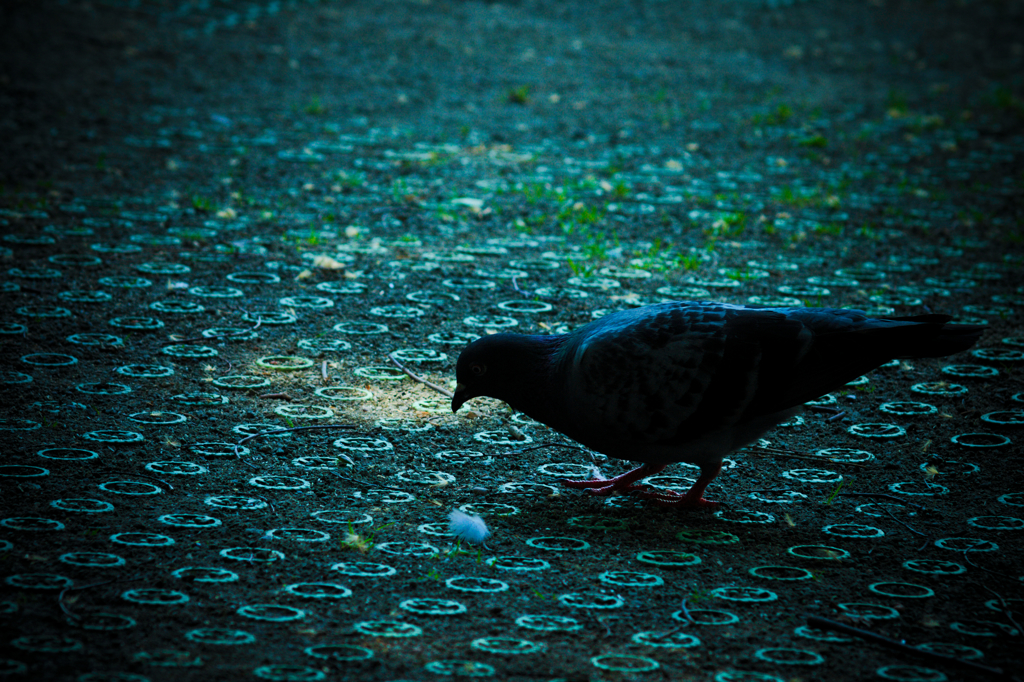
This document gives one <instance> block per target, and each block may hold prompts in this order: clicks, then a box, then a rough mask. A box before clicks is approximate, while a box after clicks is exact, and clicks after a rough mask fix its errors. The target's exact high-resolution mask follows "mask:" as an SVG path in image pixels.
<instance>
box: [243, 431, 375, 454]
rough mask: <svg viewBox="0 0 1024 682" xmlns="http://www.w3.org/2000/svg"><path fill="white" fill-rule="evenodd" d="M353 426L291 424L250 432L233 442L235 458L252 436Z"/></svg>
mask: <svg viewBox="0 0 1024 682" xmlns="http://www.w3.org/2000/svg"><path fill="white" fill-rule="evenodd" d="M354 428H356V427H355V425H354V424H317V425H316V426H293V427H291V428H288V429H283V428H282V429H275V430H273V431H260V432H259V433H254V434H252V435H251V436H246V437H245V438H243V439H242V440H240V441H238V442H237V443H235V458H237V459H241V457H242V455H241V453H240V452H239V451H238V448H239V447H241V446H242V445H243V444H244V443H247V442H249V441H251V440H252V439H253V438H259V437H260V436H273V435H275V434H278V433H286V432H288V431H309V430H311V429H354ZM243 461H244V460H243Z"/></svg>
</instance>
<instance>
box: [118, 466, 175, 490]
mask: <svg viewBox="0 0 1024 682" xmlns="http://www.w3.org/2000/svg"><path fill="white" fill-rule="evenodd" d="M104 470H105V471H109V472H110V473H112V474H124V475H125V476H139V477H141V478H148V479H149V480H151V481H156V482H157V483H159V484H160V485H162V486H164V487H165V488H167V489H168V490H174V486H173V485H171V484H170V483H168V482H167V481H164V480H162V479H159V478H157V477H156V476H147V475H146V474H137V473H135V472H134V471H122V470H120V469H111V468H109V467H107V468H105V469H104Z"/></svg>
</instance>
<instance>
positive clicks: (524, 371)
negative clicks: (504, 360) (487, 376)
mask: <svg viewBox="0 0 1024 682" xmlns="http://www.w3.org/2000/svg"><path fill="white" fill-rule="evenodd" d="M510 339H511V342H510V343H509V346H508V349H507V352H508V359H509V366H510V367H514V368H515V375H514V376H513V377H512V378H511V381H509V382H508V383H507V385H506V390H507V391H508V394H507V395H503V396H495V397H497V398H500V399H501V400H504V401H505V402H506V403H508V404H509V405H510V406H511V407H512V409H514V410H517V411H519V412H523V413H525V414H526V415H527V416H529V417H531V418H532V419H536V420H537V421H541V422H544V423H547V424H551V419H553V418H554V416H555V415H556V414H558V410H557V409H556V408H557V405H558V404H559V401H560V399H561V396H562V387H561V386H560V385H557V383H556V378H557V377H558V376H559V375H558V373H557V372H556V371H555V368H556V364H557V362H558V360H559V358H560V356H561V353H560V352H559V351H560V350H561V348H562V346H563V345H564V343H565V339H566V337H565V336H564V335H562V336H558V335H552V336H530V335H518V334H517V335H515V336H510Z"/></svg>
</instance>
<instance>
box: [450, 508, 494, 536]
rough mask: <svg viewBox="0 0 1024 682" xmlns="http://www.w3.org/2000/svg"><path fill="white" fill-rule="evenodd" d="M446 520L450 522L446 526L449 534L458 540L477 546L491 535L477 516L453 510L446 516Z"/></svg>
mask: <svg viewBox="0 0 1024 682" xmlns="http://www.w3.org/2000/svg"><path fill="white" fill-rule="evenodd" d="M448 519H449V521H450V525H449V526H448V529H449V532H450V533H451V534H452V535H454V536H455V537H456V538H458V539H459V540H465V541H466V542H471V543H473V544H474V545H479V544H481V543H483V541H484V540H486V539H487V536H488V535H490V534H491V531H489V530H488V529H487V524H486V523H484V520H483V519H482V518H480V517H479V516H475V515H473V514H466V513H464V512H460V511H459V510H458V509H455V510H453V511H452V513H451V514H450V515H449V516H448Z"/></svg>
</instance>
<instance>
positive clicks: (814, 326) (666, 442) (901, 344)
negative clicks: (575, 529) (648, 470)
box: [555, 301, 982, 461]
mask: <svg viewBox="0 0 1024 682" xmlns="http://www.w3.org/2000/svg"><path fill="white" fill-rule="evenodd" d="M949 319H950V318H949V317H947V316H942V315H928V316H921V317H917V318H892V319H875V318H870V317H867V316H866V315H865V314H864V313H862V312H860V311H856V310H842V309H814V308H756V307H747V306H741V305H730V304H725V303H711V302H691V301H679V302H671V303H662V304H658V305H653V306H646V307H643V308H637V309H635V310H629V311H623V312H621V313H615V314H612V315H609V316H606V317H605V318H602V319H600V320H597V321H596V322H594V323H591V324H589V325H586V326H585V327H582V328H580V329H578V330H576V331H575V332H573V333H572V334H570V335H569V338H568V339H567V343H566V344H564V345H563V346H562V349H561V352H560V357H559V358H557V365H556V367H555V371H556V373H557V375H558V376H559V377H560V379H561V386H560V388H561V391H562V392H563V395H562V397H561V404H562V405H563V406H564V409H565V411H566V414H565V415H564V416H565V419H564V423H563V424H559V425H556V428H559V429H560V430H562V431H563V432H565V433H566V434H567V435H568V436H570V437H571V438H574V439H576V440H578V441H580V442H582V443H584V444H585V445H588V446H589V447H591V448H594V449H596V450H599V451H601V452H604V453H606V454H608V455H611V456H613V457H621V458H624V459H636V460H639V461H647V460H645V459H644V457H643V456H641V451H643V450H644V449H645V448H646V449H648V450H651V451H652V452H654V451H658V452H659V453H660V452H666V453H667V452H670V451H678V450H679V449H680V448H685V447H686V446H687V445H688V444H691V445H692V444H694V443H696V442H698V441H700V440H701V439H706V438H707V437H708V436H709V434H714V435H715V436H716V439H717V440H716V441H715V443H713V444H710V445H709V444H707V443H703V444H702V447H704V446H706V447H707V448H710V449H721V448H725V449H727V450H728V449H732V448H733V447H738V446H736V445H735V443H733V442H732V441H734V440H736V441H737V442H738V440H743V441H749V440H750V439H751V433H752V432H754V431H757V432H758V435H759V434H760V433H761V432H763V431H765V430H767V429H769V428H771V427H772V426H774V425H775V423H777V422H778V421H782V420H783V419H785V418H786V417H788V416H789V415H790V414H792V411H793V409H794V408H796V407H798V406H799V405H801V404H802V403H804V402H807V401H808V400H813V399H815V398H817V397H819V396H821V395H823V394H825V393H828V392H829V391H831V390H834V389H836V388H839V387H841V386H842V385H844V384H846V383H848V382H849V381H852V380H853V379H855V378H856V377H858V376H860V375H862V374H864V373H865V372H868V371H870V370H872V369H874V368H875V367H878V366H879V365H881V364H883V363H885V362H887V361H889V360H891V359H893V358H897V357H933V356H940V355H947V354H950V353H954V352H958V351H960V350H966V349H967V348H969V347H970V346H971V345H973V344H974V343H975V342H976V341H977V339H978V338H979V336H980V334H981V330H982V328H981V327H971V326H965V325H951V324H948V322H949ZM754 438H756V436H754ZM723 454H724V453H723ZM651 456H652V457H653V456H654V455H651ZM658 456H661V455H658ZM719 456H721V455H719ZM677 459H682V457H678V458H677Z"/></svg>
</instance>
